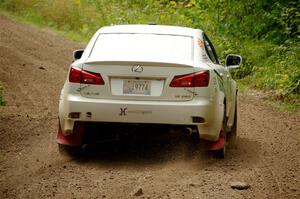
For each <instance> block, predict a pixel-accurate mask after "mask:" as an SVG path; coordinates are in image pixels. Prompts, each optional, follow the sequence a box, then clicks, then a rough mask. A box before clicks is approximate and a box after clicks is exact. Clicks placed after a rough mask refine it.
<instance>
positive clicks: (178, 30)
mask: <svg viewBox="0 0 300 199" xmlns="http://www.w3.org/2000/svg"><path fill="white" fill-rule="evenodd" d="M201 32H202V30H200V29H193V28H187V27H180V26H166V25H114V26H105V27H102V28H100V29H99V33H100V34H108V33H137V34H138V33H141V34H142V33H144V34H167V35H183V36H194V35H196V34H199V33H201Z"/></svg>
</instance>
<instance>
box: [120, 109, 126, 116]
mask: <svg viewBox="0 0 300 199" xmlns="http://www.w3.org/2000/svg"><path fill="white" fill-rule="evenodd" d="M126 111H127V108H120V113H119V116H126Z"/></svg>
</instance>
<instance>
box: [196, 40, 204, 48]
mask: <svg viewBox="0 0 300 199" xmlns="http://www.w3.org/2000/svg"><path fill="white" fill-rule="evenodd" d="M197 43H198V46H199V47H200V48H203V41H202V39H200V38H198V42H197Z"/></svg>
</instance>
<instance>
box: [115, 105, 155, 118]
mask: <svg viewBox="0 0 300 199" xmlns="http://www.w3.org/2000/svg"><path fill="white" fill-rule="evenodd" d="M128 114H141V115H148V114H152V111H148V110H128V108H127V107H126V108H120V113H119V116H127V115H128Z"/></svg>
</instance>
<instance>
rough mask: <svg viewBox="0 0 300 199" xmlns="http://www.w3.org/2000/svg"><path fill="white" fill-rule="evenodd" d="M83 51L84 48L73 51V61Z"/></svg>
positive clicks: (79, 56) (78, 57)
mask: <svg viewBox="0 0 300 199" xmlns="http://www.w3.org/2000/svg"><path fill="white" fill-rule="evenodd" d="M83 52H84V49H78V50H75V51H73V61H76V60H77V59H80V58H81V56H82V54H83Z"/></svg>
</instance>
